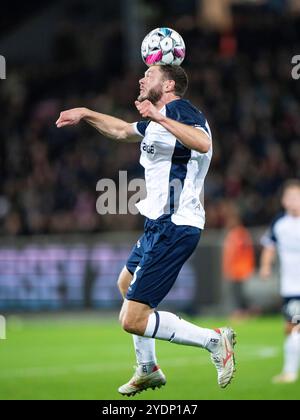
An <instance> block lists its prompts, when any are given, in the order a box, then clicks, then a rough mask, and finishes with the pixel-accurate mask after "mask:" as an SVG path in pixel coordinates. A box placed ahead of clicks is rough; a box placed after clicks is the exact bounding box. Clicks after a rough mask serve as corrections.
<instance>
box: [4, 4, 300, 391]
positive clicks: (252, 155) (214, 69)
mask: <svg viewBox="0 0 300 420" xmlns="http://www.w3.org/2000/svg"><path fill="white" fill-rule="evenodd" d="M158 26H168V27H171V28H173V29H175V30H176V31H178V32H179V33H180V34H181V35H182V37H183V38H184V40H185V43H186V48H187V52H186V58H185V61H184V63H183V67H184V68H185V69H186V70H187V72H188V74H189V78H190V87H189V90H188V94H187V99H189V100H191V101H192V102H193V103H194V104H195V105H196V106H198V107H199V109H201V110H202V111H203V112H204V113H205V115H206V117H207V119H208V121H209V123H210V126H211V128H212V132H213V139H214V157H213V160H212V164H211V167H210V171H209V175H208V177H207V181H206V185H205V207H206V218H207V224H206V231H205V233H204V235H203V238H202V241H201V244H200V246H199V248H198V249H197V251H196V253H195V255H194V257H193V258H192V259H191V260H190V261H189V262H188V263H187V265H186V267H185V268H184V270H183V271H182V273H181V274H180V277H179V279H178V282H177V284H176V286H175V288H174V290H173V291H172V293H171V294H170V296H169V298H168V299H167V301H166V303H165V307H172V308H174V309H175V310H178V311H183V312H185V313H187V314H189V315H194V314H200V315H209V316H216V315H221V316H226V315H227V314H228V313H229V312H230V309H231V300H230V296H229V290H228V288H227V285H226V284H225V283H224V282H223V281H222V273H221V251H222V243H223V238H224V233H225V225H226V209H227V208H228V207H227V206H228V203H234V205H236V206H237V207H238V208H239V210H240V212H241V216H242V220H243V222H244V224H245V225H246V226H247V227H248V228H249V229H250V232H251V234H252V237H253V240H254V243H255V247H256V257H257V262H258V256H259V251H260V243H259V241H260V237H261V235H262V234H263V232H264V231H265V229H266V227H267V226H268V225H269V223H270V222H271V220H272V219H273V218H274V216H275V215H276V214H277V213H278V212H279V211H280V202H279V196H280V189H281V186H282V184H283V183H284V181H285V180H287V179H289V178H295V177H297V178H299V176H300V164H299V162H300V141H299V140H300V119H299V115H300V79H299V80H295V79H293V78H292V69H293V66H294V65H293V64H292V57H293V56H295V55H299V54H300V5H299V1H297V0H257V1H246V0H244V1H243V0H232V1H231V0H202V1H201V0H198V1H197V0H185V1H180V0H152V1H150V0H123V1H121V0H115V1H111V2H100V1H97V0H84V1H83V0H82V1H80V0H74V1H72V0H65V1H52V2H48V3H45V4H44V3H41V2H38V1H28V2H23V3H21V4H20V3H18V2H16V1H15V0H12V1H9V2H5V3H3V4H2V5H1V13H0V55H2V56H4V57H5V59H6V79H5V80H0V109H1V124H0V179H1V183H0V262H1V264H0V313H1V314H3V315H8V318H7V319H8V321H9V319H10V316H11V317H12V318H11V319H12V325H13V331H15V329H14V328H16V331H17V330H18V325H19V324H18V322H20V323H21V324H22V322H21V321H20V319H23V318H22V317H21V318H20V319H19V318H15V314H19V315H20V316H25V314H27V316H28V314H30V315H31V316H33V315H34V314H37V316H38V317H40V316H41V315H42V314H44V315H47V316H48V315H49V316H50V315H51V314H52V315H54V316H55V314H56V313H58V314H60V315H61V314H62V311H64V316H66V314H67V315H68V314H70V310H71V315H70V316H71V317H72V316H74V317H77V316H78V312H76V314H75V312H74V311H82V309H85V310H90V311H91V310H96V312H93V315H92V316H96V318H97V317H99V318H98V319H104V318H105V317H107V316H108V314H109V316H111V314H112V319H113V320H114V321H115V322H116V320H117V315H116V312H115V310H116V309H118V307H119V305H120V302H121V301H120V296H119V293H118V291H117V287H116V280H117V275H118V272H119V270H120V269H121V268H122V266H123V265H124V263H125V261H126V258H127V255H128V253H129V251H130V248H131V246H132V245H133V244H134V242H135V241H136V240H137V238H138V236H139V234H140V232H141V231H142V228H143V218H142V217H141V216H139V215H130V214H129V215H123V214H121V215H118V214H117V215H108V214H107V215H102V216H101V215H99V214H97V212H96V201H97V198H98V197H99V193H98V192H97V191H96V184H97V182H98V181H99V180H100V179H102V178H110V179H113V180H114V181H116V183H117V185H118V179H119V170H123V171H125V170H127V171H128V181H130V180H131V179H133V178H140V177H142V176H143V171H142V168H141V167H140V165H139V163H138V159H139V146H138V145H136V144H122V145H119V144H116V143H115V142H112V141H110V140H107V139H105V138H103V137H102V136H101V135H100V134H99V133H97V132H96V131H95V130H94V129H92V128H91V127H89V126H88V125H86V124H84V123H81V124H80V125H79V126H78V127H75V128H64V129H57V128H56V126H55V121H56V119H57V118H58V116H59V113H60V112H61V111H62V110H65V109H68V108H72V107H78V106H85V107H88V108H91V109H93V110H96V111H99V112H103V113H108V114H111V115H114V116H117V117H120V118H124V119H126V120H128V121H132V122H133V121H136V120H138V119H139V116H138V114H137V112H136V110H135V107H134V100H135V99H136V96H137V92H138V80H139V78H140V77H141V75H142V74H143V73H144V71H145V65H144V64H143V62H142V59H141V56H140V45H141V42H142V39H143V38H144V36H145V35H146V34H147V33H148V32H149V31H150V30H152V29H153V28H156V27H158ZM247 294H248V298H249V300H250V301H251V302H252V303H253V305H254V307H255V308H256V310H257V312H258V313H268V314H270V313H271V314H274V313H277V312H279V309H280V300H279V296H278V278H277V275H276V274H275V275H274V277H273V278H272V280H271V281H270V282H269V283H262V282H261V281H260V280H259V279H258V276H257V275H256V274H255V273H254V275H253V277H252V278H251V281H250V282H249V284H247ZM110 311H112V312H110ZM89 313H90V312H89ZM72 314H73V315H72ZM82 316H84V312H82ZM76 319H77V318H76ZM18 320H19V321H18ZM276 322H277V324H278V325H279V328H280V325H281V324H280V321H278V319H277V321H276ZM277 324H276V328H277V332H278V337H279V339H278V340H279V342H280V337H281V336H280V329H279V328H278V325H277ZM258 325H259V324H258ZM8 327H9V322H8ZM254 330H255V327H254ZM7 342H8V343H9V340H7ZM1 345H2V343H1V341H0V347H1ZM4 376H5V375H4ZM0 389H1V386H0ZM5 395H6V394H5ZM20 395H21V394H20ZM70 395H71V397H72V394H70ZM25 397H26V396H25ZM0 398H1V395H0Z"/></svg>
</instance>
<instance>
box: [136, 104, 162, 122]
mask: <svg viewBox="0 0 300 420" xmlns="http://www.w3.org/2000/svg"><path fill="white" fill-rule="evenodd" d="M135 106H136V108H137V110H138V111H139V113H140V114H141V116H142V117H143V118H150V119H151V120H152V121H156V122H159V120H160V119H161V118H162V117H163V115H162V114H161V113H160V112H159V111H158V110H157V109H156V108H155V106H154V105H153V104H152V102H150V101H149V100H148V99H146V100H145V101H143V102H139V101H135Z"/></svg>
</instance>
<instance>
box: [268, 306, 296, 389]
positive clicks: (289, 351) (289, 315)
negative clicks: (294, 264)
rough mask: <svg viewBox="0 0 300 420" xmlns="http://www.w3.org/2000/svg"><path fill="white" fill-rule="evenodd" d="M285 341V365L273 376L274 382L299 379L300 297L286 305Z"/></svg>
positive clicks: (290, 381) (289, 381) (287, 381)
mask: <svg viewBox="0 0 300 420" xmlns="http://www.w3.org/2000/svg"><path fill="white" fill-rule="evenodd" d="M284 314H285V317H286V324H285V336H286V338H285V343H284V365H283V371H282V373H281V374H280V375H278V376H275V377H274V378H273V382H274V383H292V382H295V381H296V380H297V379H298V373H299V368H300V329H299V325H298V326H297V322H299V320H300V299H298V298H297V299H288V300H287V303H286V305H284Z"/></svg>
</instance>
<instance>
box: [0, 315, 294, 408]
mask: <svg viewBox="0 0 300 420" xmlns="http://www.w3.org/2000/svg"><path fill="white" fill-rule="evenodd" d="M192 321H193V322H196V323H197V324H198V325H201V326H206V327H218V326H222V325H224V324H231V325H232V326H233V327H234V329H235V330H236V332H237V338H238V344H237V346H236V358H237V372H236V376H235V379H234V381H233V383H232V384H231V385H230V386H229V387H228V388H227V389H225V390H220V389H218V386H217V383H216V372H215V368H214V366H213V365H212V363H211V361H210V358H209V355H208V353H207V352H206V351H204V350H202V349H197V348H193V347H185V346H179V345H176V344H170V343H168V342H158V341H157V355H158V359H159V364H160V366H161V367H162V369H163V371H164V372H165V374H166V376H167V385H166V386H165V387H164V388H162V389H160V390H155V391H153V390H149V391H146V392H143V393H142V394H140V395H138V396H136V397H133V399H136V400H138V399H142V400H172V399H174V400H188V399H192V400H204V399H205V400H206V399H226V400H233V399H234V400H236V399H300V381H298V382H297V383H296V384H291V385H272V384H271V378H272V376H273V375H275V374H278V373H279V372H280V369H281V366H282V341H283V335H282V330H283V322H282V319H281V318H280V317H274V318H257V319H252V320H248V321H242V322H239V323H229V322H228V321H227V320H224V319H217V320H213V319H201V318H197V319H192ZM7 326H8V328H7V339H6V340H0V399H1V400H4V399H14V400H15V399H16V400H18V399H32V400H36V399H72V400H74V399H89V400H106V399H111V400H114V399H117V400H122V399H124V400H125V401H127V398H126V397H122V396H119V394H118V393H117V388H118V386H119V385H121V384H123V383H124V382H127V380H128V379H129V378H130V377H131V375H132V373H133V369H132V368H133V365H134V364H135V358H134V353H133V345H132V339H131V337H130V335H128V334H126V333H125V332H123V331H122V330H121V328H120V327H119V325H118V323H117V315H116V317H115V319H113V318H111V317H110V318H105V317H104V315H103V314H101V313H99V318H98V319H97V318H86V317H84V318H80V317H78V316H77V317H76V318H74V319H72V318H68V319H66V318H65V317H62V318H61V319H60V318H59V317H57V316H55V317H51V316H49V317H48V318H43V317H42V318H41V319H38V318H36V319H26V318H24V319H23V318H9V319H8V322H7Z"/></svg>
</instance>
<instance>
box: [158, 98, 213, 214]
mask: <svg viewBox="0 0 300 420" xmlns="http://www.w3.org/2000/svg"><path fill="white" fill-rule="evenodd" d="M172 104H173V105H172ZM175 104H176V106H175ZM193 108H194V107H193V106H192V105H191V104H190V103H189V102H188V101H186V100H183V99H179V100H176V101H172V102H170V103H169V104H167V105H166V117H167V118H171V119H173V120H176V121H179V122H181V123H183V124H187V125H195V124H200V118H199V114H200V113H199V111H198V110H197V109H196V108H194V109H193ZM191 109H192V111H191V112H190V110H191ZM204 121H205V119H204ZM204 124H205V123H204ZM190 158H191V150H190V149H188V148H187V147H185V146H184V145H183V144H182V143H180V142H179V141H178V140H176V144H175V148H174V151H173V155H172V159H171V168H170V175H169V195H168V200H167V204H166V207H165V211H166V213H168V214H174V213H175V212H176V210H177V209H178V207H179V199H180V193H181V191H182V189H183V185H184V181H185V178H186V174H187V164H188V161H189V160H190Z"/></svg>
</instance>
